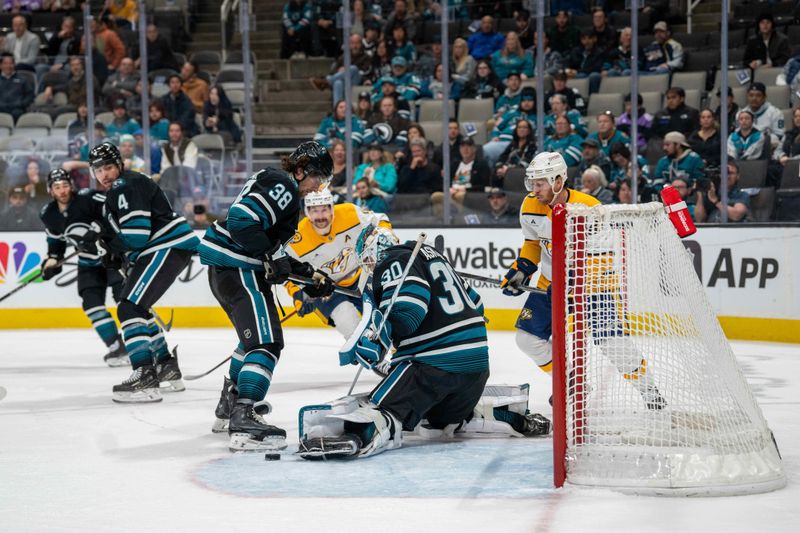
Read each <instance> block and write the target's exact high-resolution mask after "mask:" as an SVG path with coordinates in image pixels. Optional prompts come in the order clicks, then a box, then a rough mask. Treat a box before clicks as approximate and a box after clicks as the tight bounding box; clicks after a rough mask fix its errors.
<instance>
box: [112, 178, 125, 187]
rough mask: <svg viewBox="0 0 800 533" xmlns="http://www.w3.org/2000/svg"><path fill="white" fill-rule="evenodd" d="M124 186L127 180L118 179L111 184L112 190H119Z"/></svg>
mask: <svg viewBox="0 0 800 533" xmlns="http://www.w3.org/2000/svg"><path fill="white" fill-rule="evenodd" d="M123 185H125V178H117V179H116V180H114V183H113V184H111V188H112V189H119V188H120V187H122V186H123Z"/></svg>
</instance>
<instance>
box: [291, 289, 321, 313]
mask: <svg viewBox="0 0 800 533" xmlns="http://www.w3.org/2000/svg"><path fill="white" fill-rule="evenodd" d="M293 298H294V308H295V309H296V310H297V316H299V317H304V316H306V315H310V314H311V313H313V312H314V310H315V309H316V307H315V306H314V302H313V301H312V300H311V298H310V297H309V296H308V295H307V294H306V293H305V289H304V290H302V291H297V292H296V293H294V296H293Z"/></svg>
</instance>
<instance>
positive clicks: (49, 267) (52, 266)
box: [40, 256, 63, 281]
mask: <svg viewBox="0 0 800 533" xmlns="http://www.w3.org/2000/svg"><path fill="white" fill-rule="evenodd" d="M58 261H59V259H58V257H52V256H51V257H47V258H46V259H45V260H44V261H42V266H41V267H40V268H41V270H42V279H43V280H45V281H47V280H48V279H51V278H53V277H54V276H58V275H59V274H61V270H63V269H62V267H61V265H59V264H58Z"/></svg>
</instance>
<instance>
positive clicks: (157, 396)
mask: <svg viewBox="0 0 800 533" xmlns="http://www.w3.org/2000/svg"><path fill="white" fill-rule="evenodd" d="M111 399H112V400H113V401H115V402H117V403H154V402H160V401H161V400H162V399H163V398H161V392H160V391H159V390H158V389H145V390H141V391H137V392H114V393H113V395H112V396H111Z"/></svg>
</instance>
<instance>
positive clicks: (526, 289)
mask: <svg viewBox="0 0 800 533" xmlns="http://www.w3.org/2000/svg"><path fill="white" fill-rule="evenodd" d="M456 274H458V275H459V276H461V277H462V278H467V279H471V280H475V281H482V282H484V283H489V284H491V285H496V286H498V287H499V286H500V284H501V283H502V282H501V281H500V280H499V279H494V278H489V277H486V276H479V275H478V274H469V273H467V272H456ZM517 288H518V289H519V290H521V291H524V292H535V293H538V294H547V291H546V290H543V289H536V288H534V287H528V286H525V285H521V286H519V287H517Z"/></svg>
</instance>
